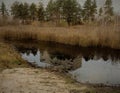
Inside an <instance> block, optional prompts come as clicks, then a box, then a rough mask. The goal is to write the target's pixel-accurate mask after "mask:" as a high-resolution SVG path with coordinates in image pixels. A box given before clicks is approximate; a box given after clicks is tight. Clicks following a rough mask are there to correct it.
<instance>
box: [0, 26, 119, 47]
mask: <svg viewBox="0 0 120 93" xmlns="http://www.w3.org/2000/svg"><path fill="white" fill-rule="evenodd" d="M0 38H1V39H5V40H6V39H7V40H38V41H39V40H43V41H53V42H58V43H62V44H70V45H79V46H85V47H88V46H103V47H111V48H115V49H120V25H112V24H111V25H101V26H98V25H87V26H86V25H84V26H73V27H39V26H22V25H20V26H4V27H0Z"/></svg>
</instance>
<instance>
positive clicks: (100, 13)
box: [99, 8, 103, 16]
mask: <svg viewBox="0 0 120 93" xmlns="http://www.w3.org/2000/svg"><path fill="white" fill-rule="evenodd" d="M102 14H103V9H102V8H100V9H99V16H102Z"/></svg>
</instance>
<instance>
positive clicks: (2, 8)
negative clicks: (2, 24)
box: [0, 2, 8, 18]
mask: <svg viewBox="0 0 120 93" xmlns="http://www.w3.org/2000/svg"><path fill="white" fill-rule="evenodd" d="M0 12H1V15H2V17H3V18H4V17H6V16H7V15H8V11H7V9H6V5H5V4H4V2H2V3H1V7H0Z"/></svg>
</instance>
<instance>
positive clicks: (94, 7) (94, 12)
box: [91, 0, 97, 21]
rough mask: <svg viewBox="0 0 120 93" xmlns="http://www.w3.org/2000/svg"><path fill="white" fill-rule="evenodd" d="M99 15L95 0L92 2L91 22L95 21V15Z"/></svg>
mask: <svg viewBox="0 0 120 93" xmlns="http://www.w3.org/2000/svg"><path fill="white" fill-rule="evenodd" d="M96 14H97V4H96V0H94V1H93V2H92V6H91V18H92V19H91V20H92V21H94V20H95V15H96Z"/></svg>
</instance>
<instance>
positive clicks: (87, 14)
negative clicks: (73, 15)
mask: <svg viewBox="0 0 120 93" xmlns="http://www.w3.org/2000/svg"><path fill="white" fill-rule="evenodd" d="M95 14H97V4H96V0H94V1H92V0H86V2H85V4H84V7H83V20H84V21H88V22H91V21H94V20H95Z"/></svg>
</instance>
